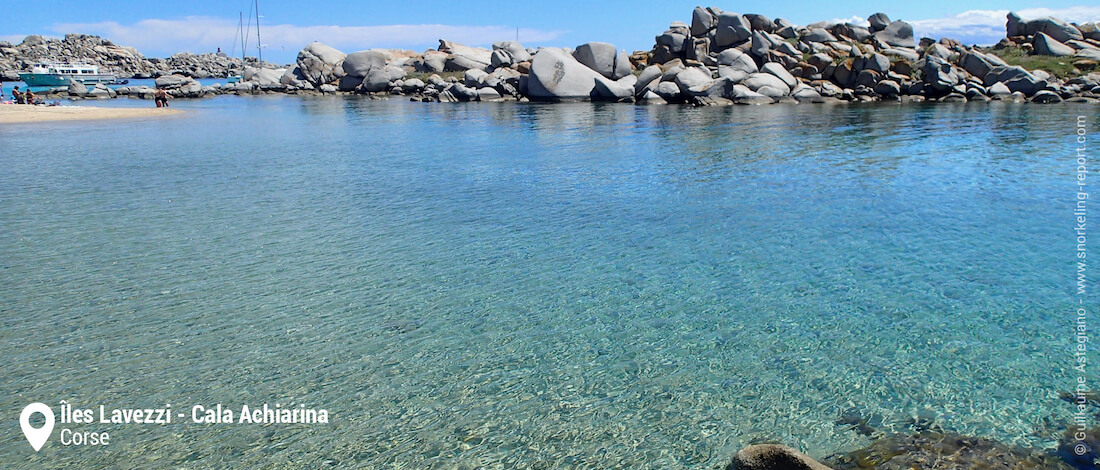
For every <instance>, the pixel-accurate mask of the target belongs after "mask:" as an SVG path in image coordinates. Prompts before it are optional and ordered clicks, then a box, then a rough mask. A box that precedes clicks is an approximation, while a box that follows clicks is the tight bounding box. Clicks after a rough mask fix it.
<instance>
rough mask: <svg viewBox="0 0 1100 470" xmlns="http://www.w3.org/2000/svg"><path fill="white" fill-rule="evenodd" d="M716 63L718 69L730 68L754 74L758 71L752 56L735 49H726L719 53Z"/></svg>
mask: <svg viewBox="0 0 1100 470" xmlns="http://www.w3.org/2000/svg"><path fill="white" fill-rule="evenodd" d="M717 61H718V66H719V67H723V66H725V67H730V68H732V69H734V70H741V71H744V72H745V73H756V72H757V71H758V68H757V66H756V61H754V60H753V59H752V56H750V55H748V54H746V53H744V52H741V51H739V50H737V49H726V50H724V51H722V52H719V53H718V58H717Z"/></svg>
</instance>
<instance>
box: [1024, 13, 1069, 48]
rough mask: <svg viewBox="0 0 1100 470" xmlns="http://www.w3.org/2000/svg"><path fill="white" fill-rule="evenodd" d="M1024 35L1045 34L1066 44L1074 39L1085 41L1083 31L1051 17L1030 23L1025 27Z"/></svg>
mask: <svg viewBox="0 0 1100 470" xmlns="http://www.w3.org/2000/svg"><path fill="white" fill-rule="evenodd" d="M1024 33H1025V34H1027V35H1028V36H1031V35H1034V34H1039V33H1043V34H1046V35H1047V36H1050V37H1052V38H1054V40H1055V41H1058V42H1066V41H1069V40H1074V39H1076V40H1078V41H1080V40H1081V39H1084V36H1083V35H1082V34H1081V31H1079V30H1078V29H1077V28H1076V27H1074V26H1073V25H1071V24H1069V23H1066V22H1065V21H1062V20H1059V19H1057V18H1051V17H1049V16H1048V17H1046V18H1039V19H1035V20H1031V21H1028V22H1027V24H1026V25H1025V26H1024Z"/></svg>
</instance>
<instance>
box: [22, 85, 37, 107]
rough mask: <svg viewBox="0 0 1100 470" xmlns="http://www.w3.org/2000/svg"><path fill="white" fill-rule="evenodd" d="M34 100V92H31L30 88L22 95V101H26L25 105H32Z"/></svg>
mask: <svg viewBox="0 0 1100 470" xmlns="http://www.w3.org/2000/svg"><path fill="white" fill-rule="evenodd" d="M34 99H35V96H34V92H33V91H31V89H30V88H27V93H25V94H24V95H23V100H24V101H26V103H27V104H34Z"/></svg>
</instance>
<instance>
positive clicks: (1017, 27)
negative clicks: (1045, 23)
mask: <svg viewBox="0 0 1100 470" xmlns="http://www.w3.org/2000/svg"><path fill="white" fill-rule="evenodd" d="M1006 17H1007V18H1008V22H1006V23H1005V37H1010V38H1011V37H1015V36H1023V35H1024V34H1025V33H1026V26H1025V25H1024V22H1023V18H1020V15H1019V14H1017V13H1016V12H1014V11H1010V12H1008V15H1006Z"/></svg>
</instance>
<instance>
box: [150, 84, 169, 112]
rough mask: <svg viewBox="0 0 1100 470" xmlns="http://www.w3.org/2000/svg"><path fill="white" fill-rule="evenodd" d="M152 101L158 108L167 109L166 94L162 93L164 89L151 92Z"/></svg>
mask: <svg viewBox="0 0 1100 470" xmlns="http://www.w3.org/2000/svg"><path fill="white" fill-rule="evenodd" d="M153 101H155V102H156V103H157V107H158V108H167V107H168V92H166V91H164V88H157V91H154V92H153Z"/></svg>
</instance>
